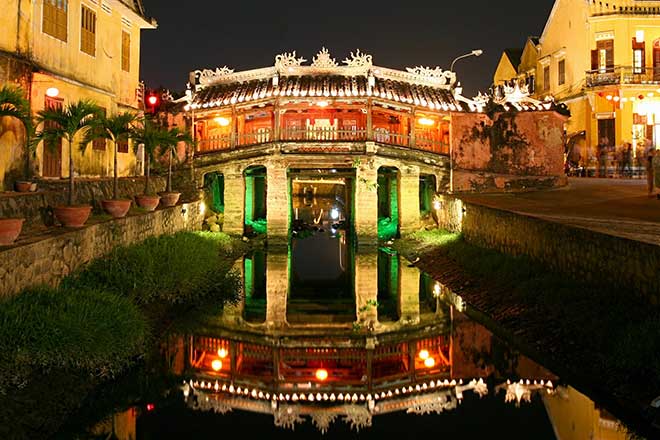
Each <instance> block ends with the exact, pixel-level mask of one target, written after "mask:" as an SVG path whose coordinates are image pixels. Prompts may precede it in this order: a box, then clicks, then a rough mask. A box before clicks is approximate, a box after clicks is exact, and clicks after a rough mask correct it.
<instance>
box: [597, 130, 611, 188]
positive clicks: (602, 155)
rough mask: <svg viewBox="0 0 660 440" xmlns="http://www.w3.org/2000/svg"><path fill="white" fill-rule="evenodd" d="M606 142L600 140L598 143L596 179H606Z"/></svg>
mask: <svg viewBox="0 0 660 440" xmlns="http://www.w3.org/2000/svg"><path fill="white" fill-rule="evenodd" d="M608 143H609V142H608V140H607V138H605V137H604V138H601V139H600V142H599V143H598V177H601V178H605V177H607V156H608Z"/></svg>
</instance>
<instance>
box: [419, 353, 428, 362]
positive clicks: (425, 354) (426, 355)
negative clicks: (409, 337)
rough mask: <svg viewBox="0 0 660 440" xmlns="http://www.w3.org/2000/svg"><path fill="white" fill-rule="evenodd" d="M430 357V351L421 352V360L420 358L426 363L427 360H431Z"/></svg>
mask: <svg viewBox="0 0 660 440" xmlns="http://www.w3.org/2000/svg"><path fill="white" fill-rule="evenodd" d="M429 356H430V355H429V351H428V350H420V352H419V358H420V359H422V360H424V361H426V360H427V359H429Z"/></svg>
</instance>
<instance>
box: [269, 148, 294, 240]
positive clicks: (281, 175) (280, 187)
mask: <svg viewBox="0 0 660 440" xmlns="http://www.w3.org/2000/svg"><path fill="white" fill-rule="evenodd" d="M266 181H267V184H266V187H267V195H266V197H267V208H266V219H267V222H268V241H269V242H286V241H287V239H288V235H289V204H290V200H289V182H288V180H287V175H286V166H285V164H284V163H282V161H281V160H278V161H273V162H271V163H270V164H269V165H268V170H267V176H266Z"/></svg>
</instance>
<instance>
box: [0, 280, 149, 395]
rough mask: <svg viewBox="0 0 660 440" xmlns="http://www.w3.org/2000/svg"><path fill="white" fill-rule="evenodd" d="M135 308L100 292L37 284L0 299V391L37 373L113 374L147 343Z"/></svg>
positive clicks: (144, 326)
mask: <svg viewBox="0 0 660 440" xmlns="http://www.w3.org/2000/svg"><path fill="white" fill-rule="evenodd" d="M147 335H148V327H147V324H146V322H145V320H144V319H143V318H142V316H141V313H140V311H139V310H138V308H137V307H136V306H135V305H134V304H132V303H131V302H130V301H128V300H127V299H126V298H121V297H118V296H116V295H112V294H109V293H106V292H102V291H98V290H86V289H80V290H77V289H76V290H67V291H61V290H55V289H50V288H36V289H30V290H26V291H24V292H22V293H21V294H19V295H17V296H15V297H12V298H10V299H8V300H6V301H2V302H0V389H2V387H4V386H6V385H7V384H20V383H21V382H22V381H25V380H26V379H27V377H28V376H29V375H30V374H32V373H33V372H35V371H40V372H47V371H48V370H50V369H64V370H78V371H85V372H89V373H93V374H96V375H100V376H111V375H113V374H115V373H117V372H118V371H120V370H121V369H123V368H124V367H126V365H127V364H128V363H130V361H131V360H132V359H133V358H134V357H135V356H136V355H138V354H140V353H141V352H142V351H143V350H144V347H145V343H146V340H147Z"/></svg>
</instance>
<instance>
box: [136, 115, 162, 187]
mask: <svg viewBox="0 0 660 440" xmlns="http://www.w3.org/2000/svg"><path fill="white" fill-rule="evenodd" d="M165 133H167V131H166V130H164V129H163V128H162V127H161V126H160V124H159V123H158V122H157V121H155V120H154V119H153V118H151V117H148V116H145V117H144V118H142V120H141V121H140V123H139V124H137V125H136V126H135V127H133V128H132V129H131V138H132V139H133V148H135V151H136V154H137V149H138V148H139V146H140V145H142V148H144V195H151V194H150V188H149V176H150V168H151V161H152V160H153V159H154V156H155V154H156V150H157V149H158V147H159V146H160V145H161V144H164V143H166V142H167V141H168V140H167V138H166V136H165Z"/></svg>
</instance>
